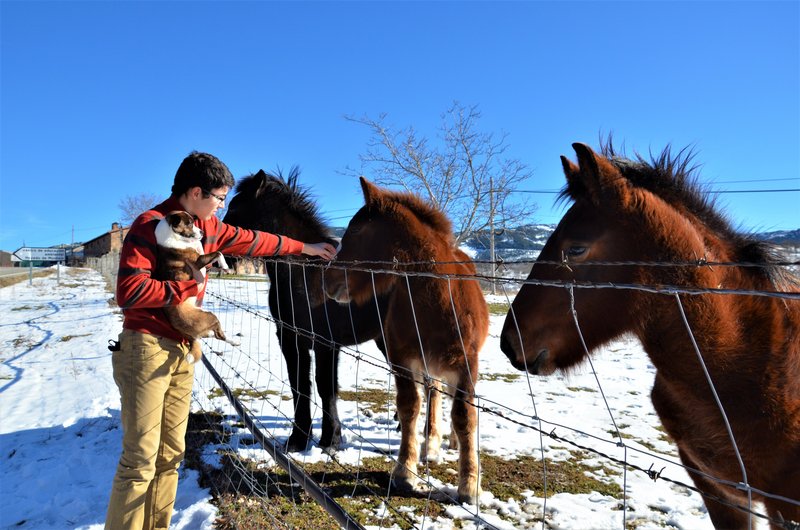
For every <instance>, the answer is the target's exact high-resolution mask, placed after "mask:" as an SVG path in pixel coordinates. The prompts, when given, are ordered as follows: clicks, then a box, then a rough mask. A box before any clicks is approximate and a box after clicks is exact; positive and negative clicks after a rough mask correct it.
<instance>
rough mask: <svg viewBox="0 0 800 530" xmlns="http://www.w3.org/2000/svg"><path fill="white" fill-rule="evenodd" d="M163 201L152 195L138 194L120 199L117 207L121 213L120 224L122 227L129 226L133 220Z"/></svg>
mask: <svg viewBox="0 0 800 530" xmlns="http://www.w3.org/2000/svg"><path fill="white" fill-rule="evenodd" d="M162 200H163V199H160V198H159V197H158V195H155V194H154V193H139V194H138V195H126V196H125V197H123V198H122V199H120V201H119V204H117V207H118V208H119V209H120V212H122V215H121V216H120V222H121V223H122V226H129V225H130V224H131V223H133V221H134V219H136V218H137V217H139V214H142V213H144V212H146V211H147V210H149V209H150V208H152V207H153V206H156V205H157V204H159V203H160V202H161V201H162Z"/></svg>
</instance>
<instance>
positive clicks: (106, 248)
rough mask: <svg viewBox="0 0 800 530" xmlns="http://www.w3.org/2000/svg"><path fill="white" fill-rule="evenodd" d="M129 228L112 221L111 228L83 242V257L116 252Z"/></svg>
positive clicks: (95, 256) (97, 256)
mask: <svg viewBox="0 0 800 530" xmlns="http://www.w3.org/2000/svg"><path fill="white" fill-rule="evenodd" d="M129 228H130V227H128V228H124V227H122V226H120V224H119V223H112V224H111V230H109V231H108V232H106V233H105V234H102V235H99V236H97V237H96V238H94V239H92V240H90V241H87V242H86V243H84V244H83V256H84V258H99V257H101V256H105V255H106V254H111V253H112V252H117V253H118V252H119V251H120V249H121V248H122V242H123V241H124V240H125V236H127V235H128V229H129Z"/></svg>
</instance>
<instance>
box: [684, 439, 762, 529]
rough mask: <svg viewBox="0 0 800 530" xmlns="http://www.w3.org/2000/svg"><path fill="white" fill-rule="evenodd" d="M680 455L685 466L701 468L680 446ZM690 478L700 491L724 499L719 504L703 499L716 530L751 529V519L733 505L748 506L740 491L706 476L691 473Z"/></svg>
mask: <svg viewBox="0 0 800 530" xmlns="http://www.w3.org/2000/svg"><path fill="white" fill-rule="evenodd" d="M678 455H680V457H681V462H683V465H684V466H686V467H689V468H692V469H699V468H700V466H699V464H698V463H697V462H695V461H694V460H693V459H692V457H691V456H689V455H688V454H687V453H686V451H684V450H683V449H682V448H681V447H680V446H679V447H678ZM689 476H690V477H691V478H692V481H693V482H694V485H695V486H696V487H697V489H699V490H700V491H702V492H704V493H707V494H709V495H713V496H714V497H718V498H720V499H722V501H723V502H717V501H715V500H713V499H711V498H710V497H706V496H704V497H703V501H704V502H705V505H706V509H707V510H708V516H709V517H710V518H711V523H712V524H713V525H714V528H725V529H731V530H733V529H737V528H741V529H746V528H749V526H750V525H749V523H748V521H749V519H750V517H749V516H748V514H747V513H746V512H743V511H742V510H739V509H738V508H735V507H733V506H731V505H739V506H747V497H746V496H745V495H744V494H743V493H742V492H739V491H735V490H733V489H732V488H731V487H728V486H722V485H720V484H719V483H718V482H715V481H713V480H709V479H707V478H705V476H704V475H699V474H697V473H692V472H691V471H689Z"/></svg>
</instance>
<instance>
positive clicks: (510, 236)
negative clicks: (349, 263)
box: [333, 224, 800, 261]
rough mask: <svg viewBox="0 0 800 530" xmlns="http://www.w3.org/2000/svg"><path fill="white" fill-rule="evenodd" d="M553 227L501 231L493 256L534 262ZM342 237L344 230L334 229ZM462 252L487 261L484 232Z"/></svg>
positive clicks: (771, 237)
mask: <svg viewBox="0 0 800 530" xmlns="http://www.w3.org/2000/svg"><path fill="white" fill-rule="evenodd" d="M555 228H556V225H549V224H531V225H525V226H520V227H517V228H509V229H506V230H504V231H503V232H502V233H501V234H500V235H498V236H495V254H496V255H497V257H498V258H500V259H502V260H504V261H517V260H533V259H536V257H537V256H538V255H539V252H541V250H542V248H544V244H545V243H547V239H548V238H549V237H550V234H552V233H553V231H554V230H555ZM333 230H334V233H335V234H336V235H337V236H338V237H341V236H342V234H343V233H344V231H345V228H344V227H338V228H334V229H333ZM756 237H758V238H759V239H762V240H764V241H769V242H771V243H775V244H776V245H780V246H783V247H795V248H796V247H800V229H796V230H780V231H774V232H763V233H758V234H756ZM461 249H462V250H464V251H465V252H466V253H467V254H469V255H470V257H472V259H474V260H478V261H489V259H490V256H489V237H488V232H487V231H481V232H477V233H476V234H474V235H472V236H470V237H469V238H467V239H466V240H465V241H464V242H463V243H462V244H461Z"/></svg>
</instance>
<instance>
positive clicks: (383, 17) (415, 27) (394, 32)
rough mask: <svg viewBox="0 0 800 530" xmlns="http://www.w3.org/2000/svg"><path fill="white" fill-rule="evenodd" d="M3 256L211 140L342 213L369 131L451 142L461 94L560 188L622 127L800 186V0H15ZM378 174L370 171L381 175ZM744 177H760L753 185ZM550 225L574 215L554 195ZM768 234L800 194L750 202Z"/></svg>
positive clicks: (795, 218)
mask: <svg viewBox="0 0 800 530" xmlns="http://www.w3.org/2000/svg"><path fill="white" fill-rule="evenodd" d="M0 10H1V12H0V23H1V24H2V27H1V28H0V29H1V30H2V31H1V32H0V33H1V35H2V37H1V38H2V43H1V44H2V52H1V53H2V57H1V59H2V62H1V63H0V64H1V68H2V79H1V80H2V93H1V98H2V99H1V103H2V109H0V110H1V111H2V113H1V117H0V120H1V121H2V123H1V125H2V129H1V131H0V141H1V142H2V146H1V147H2V149H1V151H0V157H1V161H0V249H3V250H15V249H16V248H18V247H20V246H22V244H23V242H24V243H25V244H26V245H27V246H49V245H54V244H58V243H69V242H70V241H71V238H72V237H73V235H72V234H73V228H74V239H75V241H85V240H88V239H91V238H93V237H95V236H97V235H99V234H100V233H102V232H103V231H105V230H107V229H108V228H110V226H111V223H112V222H113V221H115V220H116V219H118V218H119V216H120V213H119V209H118V207H117V204H118V202H119V200H120V198H122V197H124V196H127V195H135V194H138V193H142V192H148V193H154V194H159V195H164V196H166V195H167V194H168V193H169V188H170V186H171V184H172V178H173V176H174V174H175V170H176V169H177V167H178V165H179V164H180V161H181V160H182V159H183V157H184V156H186V155H187V154H188V153H189V152H190V151H191V150H193V149H196V150H200V151H207V152H210V153H213V154H215V155H216V156H218V157H219V158H221V159H222V160H223V161H224V162H225V163H226V164H227V165H228V167H230V169H231V171H232V172H233V174H234V176H236V177H241V176H244V175H247V174H250V173H253V172H255V171H257V170H258V169H261V168H264V169H268V170H269V169H275V168H277V167H281V168H283V169H284V170H287V169H288V168H289V167H291V166H292V165H295V164H297V165H299V166H300V167H301V169H302V175H301V180H302V181H303V182H305V183H306V184H308V185H309V186H311V188H312V190H313V193H314V195H315V196H316V198H317V199H318V202H319V204H320V207H321V210H322V212H323V213H324V214H326V215H327V216H328V218H329V219H330V220H331V224H334V225H345V224H346V223H347V220H348V218H349V216H351V215H352V214H353V213H354V212H355V210H356V209H357V208H358V207H359V206H360V205H361V202H362V198H361V195H360V191H359V186H358V182H357V180H356V179H355V178H354V177H349V176H344V175H342V174H341V172H342V171H343V170H344V169H345V168H346V167H347V166H350V167H358V166H359V162H358V156H359V154H363V153H364V152H365V150H366V144H367V141H368V139H369V136H370V134H369V130H367V129H366V127H364V126H363V125H358V124H355V123H352V122H349V121H347V120H346V119H345V118H344V116H346V115H354V116H362V115H367V116H370V117H377V116H378V115H379V114H380V113H387V114H388V118H387V121H388V122H389V123H392V124H394V125H396V126H399V127H405V126H408V125H413V126H414V127H415V128H416V129H417V130H418V131H419V132H420V133H422V134H427V135H429V136H434V135H435V133H436V127H437V126H438V124H439V121H440V115H441V114H442V113H443V112H444V111H445V110H447V108H448V107H449V106H450V105H451V104H452V103H453V101H459V102H461V103H462V104H464V105H478V107H479V109H480V111H481V113H482V118H481V120H480V122H479V127H480V129H481V130H482V131H484V132H492V133H495V134H498V135H499V134H501V133H506V134H507V135H508V137H507V143H508V145H509V146H510V150H509V155H510V156H512V157H514V158H518V159H519V160H520V161H522V162H524V163H525V164H527V165H528V166H529V167H530V169H532V171H533V176H532V178H531V179H530V181H529V182H527V183H526V184H525V185H524V186H523V188H524V189H528V190H557V189H560V188H561V186H562V184H563V174H562V172H561V164H560V161H559V155H561V154H565V155H567V156H570V157H573V155H574V153H573V151H572V148H571V147H570V146H571V144H572V143H573V142H576V141H580V142H585V143H589V144H590V145H593V146H597V143H598V138H599V136H600V134H607V133H609V132H611V133H613V135H614V138H615V143H617V144H622V143H623V142H624V144H625V147H626V149H627V151H628V153H631V152H632V151H634V150H636V151H639V152H642V153H645V154H646V153H648V152H649V151H651V150H652V151H654V152H660V151H661V149H662V148H663V147H664V146H665V145H667V144H672V145H673V146H674V147H677V148H680V147H684V146H687V145H692V146H693V147H694V149H695V151H696V152H697V155H696V161H697V162H700V163H701V164H702V169H701V177H702V180H703V181H704V182H707V183H709V184H710V185H711V187H712V188H713V189H715V190H754V189H763V190H767V189H797V188H800V55H799V54H800V38H799V35H800V2H797V1H785V2H763V1H758V2H721V1H711V2H657V1H642V2H603V1H596V2H507V3H506V2H491V3H484V2H256V1H248V2H192V1H175V2H162V1H136V2H111V1H107V2H90V1H80V2H72V1H58V2H40V1H26V2H22V1H13V0H12V1H9V0H0ZM369 176H370V175H369V174H367V177H369ZM742 181H744V182H742ZM533 199H534V200H535V201H536V202H537V204H538V210H537V211H536V215H535V218H534V220H535V221H536V222H543V223H556V222H557V221H558V219H559V218H560V216H561V214H563V211H564V208H563V205H561V206H556V207H554V206H553V199H554V196H553V195H546V194H545V195H535V196H533ZM719 201H720V204H722V205H723V206H725V210H726V212H727V213H728V214H729V216H730V217H731V218H732V219H733V220H734V223H735V224H736V225H737V226H741V227H742V228H744V229H748V230H759V231H760V230H778V229H788V228H797V227H800V213H798V210H799V209H800V207H798V205H799V204H800V193H798V192H783V193H730V194H724V195H720V197H719Z"/></svg>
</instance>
